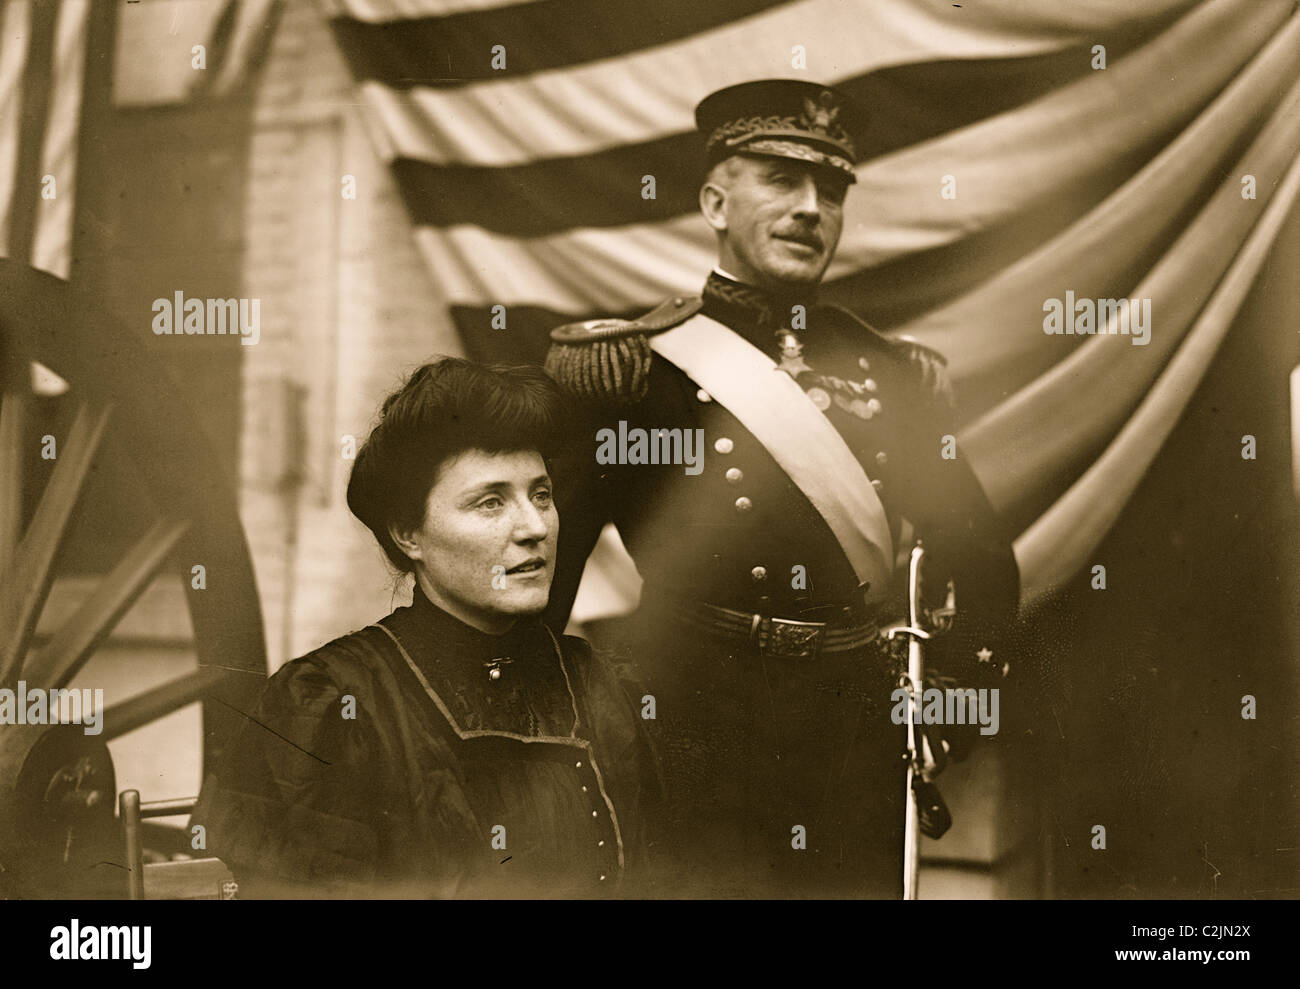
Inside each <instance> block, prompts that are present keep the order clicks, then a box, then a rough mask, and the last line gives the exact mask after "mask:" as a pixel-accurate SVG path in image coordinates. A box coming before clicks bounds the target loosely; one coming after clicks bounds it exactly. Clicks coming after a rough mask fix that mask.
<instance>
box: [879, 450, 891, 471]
mask: <svg viewBox="0 0 1300 989" xmlns="http://www.w3.org/2000/svg"><path fill="white" fill-rule="evenodd" d="M876 463H878V464H880V466H881V467H884V466H885V464H887V463H889V454H887V453H886V452H885V451H884V450H881V451H880V452H879V453H877V454H876Z"/></svg>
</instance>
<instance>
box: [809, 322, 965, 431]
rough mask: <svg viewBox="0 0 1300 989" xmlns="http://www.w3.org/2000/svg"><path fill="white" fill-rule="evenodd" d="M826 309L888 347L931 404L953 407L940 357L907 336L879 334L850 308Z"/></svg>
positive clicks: (945, 361) (945, 360) (943, 359)
mask: <svg viewBox="0 0 1300 989" xmlns="http://www.w3.org/2000/svg"><path fill="white" fill-rule="evenodd" d="M828 308H830V309H834V310H836V311H837V312H840V313H842V314H844V315H845V316H848V317H849V319H850V320H851V321H852V323H853V325H854V326H855V327H857V328H858V329H860V330H862V331H863V332H864V333H865V334H866V335H867V336H868V337H869V338H871V339H874V340H876V341H877V342H878V343H881V344H883V345H884V346H886V347H888V348H890V349H891V350H892V351H893V352H894V353H895V354H897V355H898V356H899V358H900V359H901V360H902V361H903V362H904V363H905V364H908V365H909V366H911V367H912V368H913V370H915V372H916V374H917V381H916V386H917V388H918V389H919V390H920V393H921V394H922V395H929V396H930V397H931V398H933V399H934V401H936V402H939V403H941V404H943V405H947V406H949V407H952V406H953V405H954V404H955V401H956V397H955V395H954V394H953V389H952V381H951V380H950V379H949V377H948V358H946V357H944V356H943V354H941V353H939V351H937V350H935V349H934V348H933V347H927V346H926V345H925V344H923V343H920V342H919V341H917V340H914V339H913V338H911V337H909V336H889V335H888V334H885V333H881V332H880V331H879V330H878V329H876V328H875V327H874V326H872V325H871V324H870V323H868V322H867V321H866V320H864V319H862V318H861V317H860V316H859V315H858V314H857V313H855V312H854V311H853V310H852V309H848V308H846V307H844V306H839V305H833V304H832V305H830V306H828Z"/></svg>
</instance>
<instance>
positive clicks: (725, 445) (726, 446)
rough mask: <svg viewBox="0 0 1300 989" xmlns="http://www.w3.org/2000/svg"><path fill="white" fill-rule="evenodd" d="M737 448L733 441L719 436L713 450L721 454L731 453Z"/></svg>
mask: <svg viewBox="0 0 1300 989" xmlns="http://www.w3.org/2000/svg"><path fill="white" fill-rule="evenodd" d="M735 448H736V444H735V443H732V442H731V440H729V439H727V437H725V436H719V437H718V439H717V441H716V442H715V443H714V444H713V449H715V450H717V451H718V452H719V453H730V452H731V451H732V450H734V449H735Z"/></svg>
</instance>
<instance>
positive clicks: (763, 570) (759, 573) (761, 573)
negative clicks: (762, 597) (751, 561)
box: [749, 567, 767, 582]
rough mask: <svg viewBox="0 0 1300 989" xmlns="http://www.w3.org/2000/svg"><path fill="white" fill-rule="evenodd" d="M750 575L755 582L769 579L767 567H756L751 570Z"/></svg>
mask: <svg viewBox="0 0 1300 989" xmlns="http://www.w3.org/2000/svg"><path fill="white" fill-rule="evenodd" d="M749 575H750V576H751V577H753V578H754V580H755V582H757V581H762V580H767V567H755V568H754V569H753V570H751V571H749Z"/></svg>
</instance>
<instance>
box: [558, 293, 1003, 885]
mask: <svg viewBox="0 0 1300 989" xmlns="http://www.w3.org/2000/svg"><path fill="white" fill-rule="evenodd" d="M675 302H676V305H677V307H679V308H681V309H682V310H683V316H682V317H681V318H684V317H685V316H686V315H689V313H690V312H691V311H693V310H694V308H696V304H694V303H692V302H691V301H690V300H686V299H682V300H675ZM698 305H699V307H700V308H701V311H702V312H703V313H704V314H705V315H707V316H709V317H711V318H712V319H715V320H717V321H719V322H721V323H723V324H724V325H726V326H727V327H729V328H731V329H732V330H733V331H734V332H736V333H738V334H740V335H741V336H742V337H744V338H745V339H746V340H747V341H749V342H750V343H751V344H753V345H754V346H755V347H757V348H758V349H759V350H761V351H763V352H764V353H765V354H767V355H768V356H769V357H771V358H772V359H773V360H774V361H777V362H779V363H780V365H781V366H782V367H784V368H785V369H786V370H787V372H788V373H790V374H791V376H792V377H794V378H795V380H796V381H798V383H799V384H800V385H801V386H802V387H803V389H804V391H805V393H806V394H807V395H808V397H809V399H810V400H811V401H813V402H814V404H816V405H817V406H818V408H820V409H822V411H823V413H824V414H825V415H826V416H827V418H828V419H829V420H830V422H831V423H832V424H833V425H834V426H835V428H836V429H837V430H838V431H839V433H840V435H841V436H842V437H843V438H844V440H845V441H846V443H847V445H848V446H849V448H850V450H851V451H852V452H853V454H854V455H855V457H856V458H857V459H858V461H859V462H860V463H861V464H862V466H863V468H864V471H865V472H866V474H867V476H868V477H869V478H871V480H872V484H873V487H874V488H875V489H876V492H877V494H878V495H879V497H880V499H881V501H882V503H883V505H884V508H885V510H886V514H887V517H888V519H889V524H890V527H891V531H892V535H893V539H894V543H895V546H896V547H897V548H898V549H899V555H900V561H899V562H900V563H901V562H902V560H903V559H905V556H906V553H907V551H908V550H909V549H910V545H911V543H910V541H909V538H910V537H911V533H915V534H916V536H919V537H921V538H923V540H924V543H925V546H926V548H927V553H928V556H929V560H928V564H927V571H926V574H927V581H926V591H927V595H928V598H929V599H930V602H931V603H932V604H938V603H940V602H941V601H942V599H943V596H944V591H945V589H946V583H947V580H948V579H949V578H951V579H953V580H954V582H955V584H956V586H957V601H958V610H959V617H958V619H957V622H956V623H955V626H954V629H953V632H952V634H951V635H950V636H948V637H947V641H946V642H944V643H942V644H940V643H937V642H936V643H935V647H934V648H932V649H931V650H930V653H929V654H928V655H929V662H930V663H931V664H932V665H936V666H939V665H943V666H946V667H947V671H948V672H952V673H955V674H965V675H967V676H969V675H971V674H973V672H974V668H975V666H976V662H977V661H976V654H977V651H978V650H980V649H988V650H989V651H991V652H994V653H997V654H998V658H999V660H1000V659H1002V656H1001V645H1000V641H999V639H998V636H999V633H1000V631H1001V630H1002V629H1003V628H1004V627H1005V625H1006V623H1007V622H1008V621H1009V619H1010V618H1011V616H1012V615H1013V614H1014V611H1015V603H1016V599H1017V593H1018V577H1017V571H1016V566H1015V560H1014V556H1013V555H1012V553H1011V547H1010V539H1009V537H1008V534H1007V533H1006V531H1005V529H1004V527H1003V526H1002V524H1001V523H1000V521H999V520H998V518H997V517H996V515H995V513H994V512H993V510H992V509H991V507H990V506H989V504H988V501H987V499H986V497H985V496H984V493H983V491H982V489H981V488H980V486H979V483H978V482H977V480H976V479H975V476H974V474H973V473H972V471H971V469H970V466H969V465H968V464H967V463H966V462H965V460H964V459H963V458H962V457H961V455H960V451H958V455H957V457H956V458H955V459H947V458H945V457H944V456H943V446H944V442H945V437H949V436H951V434H952V432H953V431H954V430H953V426H952V421H951V415H952V407H951V404H950V402H949V400H948V395H947V393H946V391H945V385H944V378H943V375H942V362H941V359H940V358H938V357H937V355H934V354H933V353H932V352H929V351H926V350H925V349H924V348H920V347H917V346H913V345H910V344H907V343H902V342H899V341H895V340H891V339H889V338H887V337H885V336H883V335H881V334H879V333H877V332H876V331H875V330H873V329H871V328H870V327H869V326H867V325H866V324H864V323H862V322H861V321H860V320H858V319H857V318H856V317H855V316H854V315H853V314H852V313H850V312H848V311H847V310H844V309H842V308H838V307H834V306H829V305H821V304H818V303H817V302H816V300H815V299H814V298H811V297H803V298H800V297H798V296H790V297H786V298H776V297H774V296H773V295H771V294H769V293H765V292H762V291H760V290H758V289H756V288H753V287H751V286H748V285H744V284H742V283H739V282H737V281H735V280H733V279H730V278H728V277H726V276H724V275H722V274H720V273H719V272H717V271H715V272H714V273H713V274H711V275H710V276H709V279H708V281H707V283H706V284H705V287H704V291H703V294H702V299H701V301H700V302H699V303H698ZM673 308H674V302H671V301H670V302H669V303H668V304H667V307H666V309H667V311H668V312H669V313H671V310H672V309H673ZM662 312H663V310H657V311H656V314H657V315H656V317H655V321H657V323H658V324H660V325H662V323H663V322H665V320H663V319H661V318H660V316H661V315H662ZM668 321H669V322H670V321H671V320H668ZM677 321H678V322H680V321H681V320H680V318H679V319H678V320H677ZM650 332H653V331H650ZM557 349H562V348H559V345H557ZM555 356H557V355H556V353H555V351H554V350H553V357H555ZM560 356H563V355H560ZM619 359H621V358H619V357H618V356H617V355H616V356H615V360H619ZM641 362H642V364H643V367H642V368H640V369H639V370H640V371H641V372H642V373H640V374H639V375H629V374H628V373H627V372H628V370H629V369H628V368H627V367H623V368H618V369H616V370H618V371H620V372H621V373H620V375H614V376H606V377H605V378H604V380H606V381H609V382H613V387H606V388H604V389H603V390H602V389H600V388H599V387H597V388H593V387H591V382H592V381H593V380H595V381H596V382H597V384H599V380H600V379H599V378H598V376H595V375H591V376H587V377H585V378H583V379H582V380H579V378H578V376H576V375H574V374H566V373H565V368H564V362H563V361H562V360H552V361H551V362H550V366H552V368H553V373H555V374H556V376H557V378H558V379H559V380H560V381H561V383H562V384H565V385H567V386H568V387H569V388H570V390H571V391H573V392H574V393H575V394H577V395H578V396H579V397H580V398H581V399H582V406H583V409H584V413H585V417H586V418H585V420H584V427H583V430H584V439H585V438H589V437H594V435H595V430H597V429H600V428H614V427H616V426H617V424H618V423H619V421H620V420H622V421H624V422H626V428H627V429H628V430H631V429H633V428H642V429H645V430H648V431H654V430H657V429H661V428H663V429H701V430H703V436H704V461H703V468H704V469H703V472H702V473H701V474H699V475H698V476H692V475H690V474H688V473H686V472H685V471H684V469H683V468H682V467H681V466H668V465H654V466H650V465H644V464H614V465H597V464H595V462H594V458H593V457H592V449H593V448H594V445H595V443H594V439H593V440H591V443H590V445H588V446H585V449H579V450H577V451H576V459H575V461H574V463H573V465H572V466H571V476H570V481H571V482H572V483H571V486H570V487H569V490H565V486H563V485H562V487H561V491H560V500H559V507H560V512H561V519H562V526H561V538H560V554H559V566H558V571H557V578H556V584H555V585H554V586H553V591H552V603H551V611H550V616H551V620H552V621H563V620H564V617H565V616H566V615H567V613H568V609H569V607H570V606H571V602H572V597H573V594H574V591H575V589H576V584H577V580H578V577H579V576H580V574H581V569H582V563H583V561H584V560H585V558H586V555H587V554H588V553H589V552H590V549H591V546H592V544H593V542H594V539H595V537H596V535H597V533H598V531H599V529H600V527H601V526H602V525H603V524H604V523H605V522H607V521H613V522H614V523H616V524H617V526H618V529H619V532H620V535H621V536H622V538H623V541H624V543H625V545H626V546H627V548H628V551H629V553H630V554H631V556H632V558H633V560H634V561H635V562H636V565H637V569H638V571H639V572H640V574H641V576H642V578H643V579H644V589H643V593H642V601H641V606H640V608H639V610H638V616H637V620H636V622H635V623H634V626H635V633H634V635H633V638H632V641H631V642H630V644H629V646H628V649H629V658H630V660H631V661H632V662H633V663H634V664H635V665H636V667H637V669H638V671H639V674H640V677H641V681H642V688H643V689H644V691H645V692H646V693H647V694H652V695H654V696H655V698H656V702H657V705H656V706H657V714H656V718H655V720H654V721H652V722H649V727H650V730H651V732H652V734H653V737H654V738H655V739H656V742H657V744H658V745H659V747H660V749H661V754H662V756H663V760H664V766H665V773H666V777H667V786H668V789H669V800H668V804H667V806H668V811H667V819H666V827H667V828H668V830H669V833H670V835H672V836H673V837H671V838H670V839H669V845H670V846H671V847H672V848H673V849H674V858H673V860H672V861H671V862H669V863H666V864H664V865H663V868H664V869H665V870H668V871H670V872H673V871H674V870H675V872H674V875H675V876H676V877H677V878H676V879H675V880H672V881H675V882H677V883H678V884H679V887H678V888H679V889H680V890H681V891H682V892H684V893H686V894H687V895H691V894H702V895H712V894H721V895H782V896H785V895H814V896H816V895H880V896H892V895H897V891H898V888H899V885H900V879H899V876H900V875H901V843H902V842H901V832H902V793H903V785H904V784H903V781H904V776H903V774H904V763H903V760H902V753H903V749H904V747H905V741H904V739H905V735H904V731H905V729H904V728H903V727H902V726H897V725H894V724H892V723H891V722H890V720H889V717H888V714H889V710H890V704H889V694H890V691H891V690H892V689H893V687H894V686H896V684H897V678H898V674H899V662H900V655H899V652H898V650H896V649H890V648H888V647H887V646H885V645H884V643H883V642H882V641H880V640H876V641H874V642H872V643H870V644H869V645H867V646H865V647H863V648H861V649H857V650H854V651H850V652H839V653H834V654H828V653H822V654H821V655H818V656H815V657H812V658H798V659H786V658H778V657H774V656H763V655H758V654H757V653H756V652H755V650H753V649H752V648H747V647H746V644H745V643H744V642H743V641H742V642H738V641H737V640H736V639H735V638H734V637H729V636H726V635H720V634H719V635H712V634H710V633H709V631H708V630H707V629H702V628H701V627H700V626H699V624H698V623H696V624H691V623H689V622H685V621H683V615H684V613H685V612H687V611H689V610H690V608H689V606H690V603H691V602H707V603H708V604H710V605H715V606H720V607H723V608H728V609H731V610H733V611H737V612H743V613H745V614H753V615H760V616H776V617H781V618H786V619H793V620H799V621H809V622H830V623H833V624H853V623H862V622H868V623H869V622H872V621H881V620H887V619H889V618H894V619H897V618H902V617H903V616H904V614H905V612H904V607H905V593H906V587H905V580H899V579H895V580H893V581H892V584H893V586H891V587H890V588H887V589H881V588H876V589H874V592H875V594H874V595H873V597H877V598H878V597H880V596H881V592H882V591H884V592H886V594H885V596H886V598H887V603H886V604H884V605H879V604H878V605H876V606H875V607H873V608H868V607H867V606H865V605H864V604H863V598H864V595H865V594H866V593H867V592H868V591H872V590H873V589H871V588H867V587H860V586H859V584H858V579H857V577H856V575H855V573H854V571H853V568H852V567H851V566H850V564H849V561H848V560H847V558H846V557H845V555H844V552H843V551H842V550H841V548H840V546H839V544H838V543H837V541H836V539H835V537H834V535H833V534H832V532H831V530H830V528H829V526H828V524H827V523H826V522H825V520H824V519H823V518H822V516H821V515H820V514H819V513H818V512H817V511H816V509H814V508H813V506H812V504H811V503H810V502H809V501H808V499H807V497H806V496H805V495H804V494H803V493H802V492H801V491H800V490H799V489H798V488H797V487H796V486H795V485H794V483H793V482H792V481H791V480H790V478H789V477H788V476H787V475H786V474H785V472H784V471H783V470H782V469H781V468H780V467H779V466H778V465H777V463H776V461H775V460H774V459H773V457H772V455H771V454H770V453H769V452H768V451H767V450H766V449H765V448H764V447H763V446H762V444H760V443H759V442H758V440H757V439H756V438H755V437H754V436H753V435H752V434H750V433H749V431H748V430H747V429H745V427H744V426H743V425H741V423H740V422H739V421H738V420H737V419H736V418H735V417H734V416H732V415H731V413H730V412H728V411H727V409H725V408H723V407H722V406H721V405H720V404H719V403H717V402H715V401H713V400H712V396H710V395H709V394H708V393H707V392H706V391H705V390H704V389H702V388H701V387H700V386H699V385H698V384H697V383H696V382H694V381H692V380H691V378H690V377H688V376H687V375H686V374H685V373H683V372H682V371H680V370H679V369H678V368H677V367H676V366H674V365H673V364H671V363H669V362H668V361H666V360H664V359H662V358H661V357H660V356H659V355H657V354H652V355H650V357H649V359H648V360H645V359H644V356H642V358H641ZM629 381H631V387H629V386H628V383H629ZM561 480H563V478H562V479H561ZM800 829H802V837H801V832H800ZM801 841H802V842H803V843H804V847H802V848H801V847H798V846H799V844H800V842H801Z"/></svg>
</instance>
